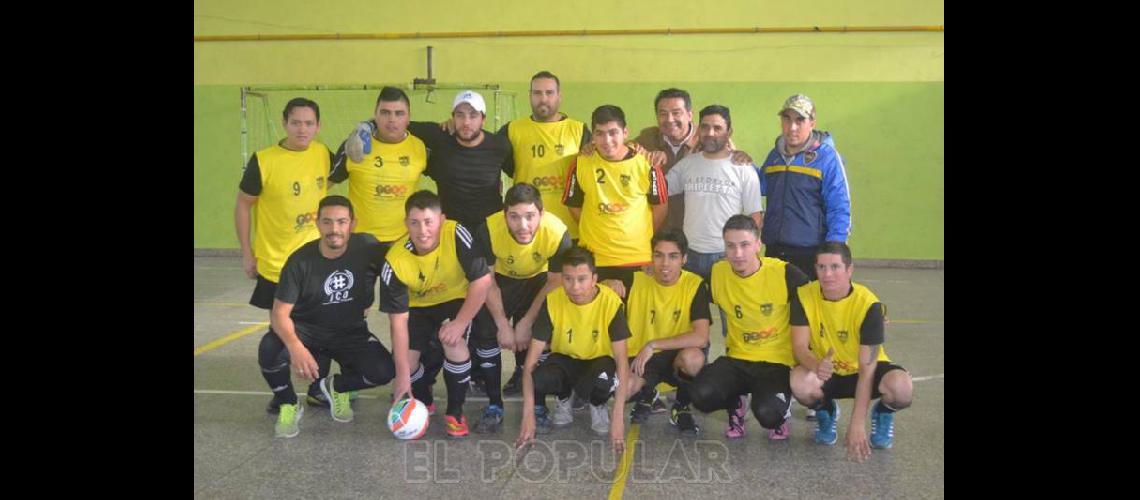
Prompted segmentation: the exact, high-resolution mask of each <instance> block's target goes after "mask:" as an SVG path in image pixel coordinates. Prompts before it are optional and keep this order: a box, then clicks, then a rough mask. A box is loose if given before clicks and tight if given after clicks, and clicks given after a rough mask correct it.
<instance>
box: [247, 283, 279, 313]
mask: <svg viewBox="0 0 1140 500" xmlns="http://www.w3.org/2000/svg"><path fill="white" fill-rule="evenodd" d="M275 295H277V283H274V282H272V281H269V280H268V279H267V278H266V277H265V276H262V275H260V274H258V275H257V285H256V286H254V287H253V295H252V296H250V297H249V305H251V306H253V307H257V308H261V309H269V310H271V309H273V297H274V296H275Z"/></svg>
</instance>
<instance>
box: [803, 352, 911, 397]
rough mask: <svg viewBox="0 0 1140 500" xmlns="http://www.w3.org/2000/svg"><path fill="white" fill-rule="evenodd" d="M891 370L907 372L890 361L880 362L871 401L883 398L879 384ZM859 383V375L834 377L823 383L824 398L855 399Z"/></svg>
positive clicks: (873, 384)
mask: <svg viewBox="0 0 1140 500" xmlns="http://www.w3.org/2000/svg"><path fill="white" fill-rule="evenodd" d="M891 370H902V371H904V372H905V371H906V368H903V367H902V366H899V365H896V364H894V363H891V362H889V361H879V363H878V365H877V366H875V380H874V381H873V382H872V383H871V399H875V398H877V397H879V396H882V393H880V392H879V383H881V382H882V381H883V376H885V375H886V374H887V372H889V371H891ZM858 383H859V374H858V373H852V374H851V375H842V376H840V375H832V377H831V378H829V379H827V382H824V383H823V394H824V397H827V398H829V399H850V398H854V397H855V387H856V385H858Z"/></svg>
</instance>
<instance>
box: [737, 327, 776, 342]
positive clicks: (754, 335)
mask: <svg viewBox="0 0 1140 500" xmlns="http://www.w3.org/2000/svg"><path fill="white" fill-rule="evenodd" d="M742 335H743V337H744V343H746V344H762V343H764V342H766V341H768V340H769V339H771V338H772V337H774V336H775V335H776V327H774V326H773V327H770V328H766V329H764V330H760V331H758V332H743V334H742Z"/></svg>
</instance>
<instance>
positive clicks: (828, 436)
mask: <svg viewBox="0 0 1140 500" xmlns="http://www.w3.org/2000/svg"><path fill="white" fill-rule="evenodd" d="M831 407H832V409H831V410H816V411H815V418H816V422H815V423H816V427H815V442H817V443H819V444H826V445H833V444H835V441H837V440H838V439H839V433H838V432H836V430H835V429H836V427H837V426H838V425H839V402H838V401H835V400H834V399H833V400H831Z"/></svg>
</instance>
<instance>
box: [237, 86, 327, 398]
mask: <svg viewBox="0 0 1140 500" xmlns="http://www.w3.org/2000/svg"><path fill="white" fill-rule="evenodd" d="M281 115H282V122H281V125H282V127H283V128H284V129H285V139H283V140H281V142H279V143H277V144H276V145H274V146H271V147H268V148H265V149H262V150H261V151H258V152H256V153H254V154H253V155H251V156H250V157H249V163H248V164H247V165H246V167H245V173H243V174H242V178H241V184H240V186H239V189H238V194H237V202H236V203H235V206H234V228H235V229H236V230H237V237H238V243H239V245H240V246H241V257H242V258H241V261H242V262H241V263H242V269H243V270H244V271H245V274H246V276H248V277H249V278H250V279H256V280H257V285H256V286H255V287H254V289H253V295H252V296H250V298H249V303H250V305H252V306H254V307H258V308H261V309H265V310H266V311H269V310H271V309H272V308H273V296H274V294H276V292H277V282H278V281H279V280H280V275H281V268H282V267H283V266H284V265H285V259H287V258H288V257H289V255H290V254H292V253H293V251H294V250H296V249H298V248H300V247H301V245H303V244H305V243H306V242H308V241H311V240H315V239H317V238H318V237H319V236H320V234H319V233H318V232H317V226H316V218H317V217H316V216H317V214H316V213H315V212H314V211H313V208H314V207H316V206H317V204H318V203H319V202H320V200H321V198H322V197H324V195H325V193H326V192H327V190H328V183H327V182H326V180H327V178H328V176H329V170H330V168H331V165H332V154H331V153H330V152H329V149H328V148H327V147H325V145H324V144H321V143H320V142H317V141H314V139H316V137H317V132H318V131H320V129H321V108H320V106H318V105H317V103H316V102H313V101H311V100H309V99H305V98H302V97H297V98H295V99H292V100H290V101H289V102H288V103H286V104H285V110H284V111H283V112H282V113H281ZM251 212H252V217H251ZM254 221H256V224H253V223H252V222H254ZM251 227H253V235H252V240H251V235H250V228H251ZM276 336H277V334H276V333H275V332H274V331H273V326H272V322H271V324H270V327H269V331H268V332H266V333H265V335H264V336H263V341H264V339H265V338H276ZM319 360H320V362H321V363H320V365H321V376H324V375H325V374H327V373H328V371H329V363H330V361H329V359H328V357H326V356H322V357H320V358H319ZM262 376H264V377H266V379H267V380H268V377H269V376H268V375H266V374H265V373H264V372H263V373H262ZM309 403H310V404H316V405H327V404H328V402H327V401H324V395H323V394H321V391H320V389H319V388H318V387H317V385H316V384H312V385H310V386H309ZM280 405H281V399H280V398H278V397H276V396H274V397H273V398H272V399H270V401H269V406H268V407H266V411H268V412H269V413H274V414H275V413H277V412H278V407H279V406H280Z"/></svg>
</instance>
